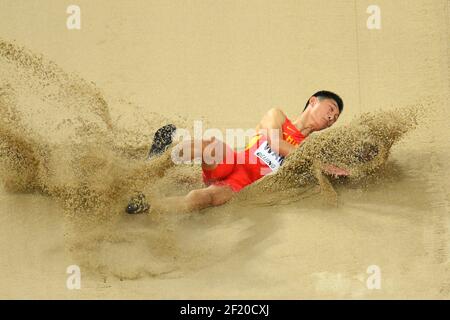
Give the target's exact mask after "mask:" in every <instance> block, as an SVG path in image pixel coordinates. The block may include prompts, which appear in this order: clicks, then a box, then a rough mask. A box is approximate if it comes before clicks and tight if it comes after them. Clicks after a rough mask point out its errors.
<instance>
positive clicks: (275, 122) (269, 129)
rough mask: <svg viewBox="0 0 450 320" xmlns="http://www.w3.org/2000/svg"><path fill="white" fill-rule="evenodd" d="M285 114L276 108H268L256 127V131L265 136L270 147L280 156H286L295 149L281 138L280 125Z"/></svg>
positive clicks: (284, 118)
mask: <svg viewBox="0 0 450 320" xmlns="http://www.w3.org/2000/svg"><path fill="white" fill-rule="evenodd" d="M285 120H286V116H285V115H284V113H283V112H282V111H281V110H280V109H278V108H272V109H270V110H269V111H268V112H267V113H266V114H265V115H264V117H263V118H262V119H261V121H260V122H259V124H258V125H257V127H256V131H257V132H259V133H262V134H263V135H265V136H266V137H267V140H268V143H269V145H270V148H271V149H272V150H273V151H275V152H276V153H278V154H279V155H281V156H284V157H285V156H287V155H288V154H289V153H291V152H292V151H294V150H295V148H296V146H293V145H292V144H290V143H289V142H287V141H285V140H283V131H282V126H283V123H284V121H285Z"/></svg>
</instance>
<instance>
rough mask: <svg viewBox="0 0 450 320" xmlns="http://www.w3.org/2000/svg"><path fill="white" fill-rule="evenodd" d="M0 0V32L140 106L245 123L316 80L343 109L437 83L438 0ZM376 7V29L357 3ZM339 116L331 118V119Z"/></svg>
mask: <svg viewBox="0 0 450 320" xmlns="http://www.w3.org/2000/svg"><path fill="white" fill-rule="evenodd" d="M71 3H72V2H68V1H48V0H47V1H42V0H40V1H29V0H26V1H24V0H21V1H17V0H12V1H6V0H3V1H2V4H1V6H2V8H1V10H0V30H1V31H0V36H1V37H3V38H5V39H9V40H16V41H17V43H19V44H23V45H25V46H27V47H28V48H30V49H32V50H34V51H37V52H42V53H43V54H44V55H45V56H47V57H49V58H51V59H53V60H55V61H56V62H57V63H58V64H60V65H61V66H62V67H63V68H65V69H66V70H70V71H74V72H76V73H79V74H80V75H81V76H82V77H84V78H86V79H87V80H91V81H95V82H96V83H97V84H98V86H99V87H100V88H102V89H103V90H104V91H105V92H106V93H107V94H109V95H111V96H118V97H123V98H126V99H129V100H131V101H133V102H136V103H138V104H140V105H142V106H145V108H147V109H148V110H161V112H164V113H170V114H180V113H190V114H191V115H192V116H194V117H199V116H201V115H203V116H206V117H207V118H209V119H210V120H211V121H212V124H214V125H217V126H230V127H235V126H236V127H238V126H253V124H254V123H255V122H256V121H257V120H258V119H259V117H260V116H261V114H262V113H263V112H264V111H265V110H266V109H268V108H270V107H274V106H278V107H282V108H283V109H285V110H286V111H287V113H288V114H289V115H292V116H294V115H295V114H296V113H297V112H298V111H299V110H300V109H301V108H302V106H303V105H304V103H305V100H306V99H307V98H308V96H309V95H310V94H311V93H313V92H314V91H316V90H319V89H322V88H326V89H330V90H335V91H337V92H338V93H340V94H341V95H342V97H343V98H344V100H345V103H346V112H345V116H344V117H343V119H344V120H345V119H347V120H348V119H349V118H350V117H351V116H352V115H353V114H356V113H359V112H361V111H365V110H372V109H374V108H379V107H381V108H385V107H389V106H391V105H399V104H400V105H401V104H407V103H414V102H416V101H419V100H421V99H423V98H424V97H426V96H428V95H430V96H434V95H436V94H439V93H440V92H444V91H445V90H447V92H448V87H449V72H448V71H449V69H448V68H449V63H448V59H449V55H448V50H449V47H448V46H449V45H448V43H449V42H448V40H449V27H448V23H449V22H448V21H449V20H450V17H449V12H448V1H445V0H442V1H439V0H430V1H424V0H421V1H418V0H415V1H400V0H397V1H391V0H379V1H376V2H375V3H374V1H350V0H345V1H343V0H342V1H323V0H322V1H306V0H303V1H300V0H294V1H287V0H285V1H234V0H233V1H166V0H162V1H147V0H146V1H125V0H120V1H117V0H116V1H103V0H102V1H100V0H96V1H85V0H79V1H75V3H77V4H78V5H79V6H80V7H81V13H82V29H81V30H80V31H69V30H67V29H66V26H65V20H66V17H67V14H66V13H65V11H66V7H67V5H69V4H71ZM370 4H377V5H379V6H380V8H381V15H382V16H381V17H382V28H381V30H368V29H367V27H366V20H367V18H368V16H369V14H368V13H366V9H367V7H368V6H369V5H370ZM341 123H342V121H341Z"/></svg>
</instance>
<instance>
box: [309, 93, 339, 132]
mask: <svg viewBox="0 0 450 320" xmlns="http://www.w3.org/2000/svg"><path fill="white" fill-rule="evenodd" d="M309 104H310V105H309V107H308V108H311V110H310V119H311V125H312V126H313V128H314V130H316V131H318V130H323V129H326V128H328V127H331V126H332V125H333V124H334V123H335V122H336V121H337V119H338V118H339V107H338V105H337V103H336V101H334V99H327V98H326V99H318V98H316V97H311V99H310V101H309Z"/></svg>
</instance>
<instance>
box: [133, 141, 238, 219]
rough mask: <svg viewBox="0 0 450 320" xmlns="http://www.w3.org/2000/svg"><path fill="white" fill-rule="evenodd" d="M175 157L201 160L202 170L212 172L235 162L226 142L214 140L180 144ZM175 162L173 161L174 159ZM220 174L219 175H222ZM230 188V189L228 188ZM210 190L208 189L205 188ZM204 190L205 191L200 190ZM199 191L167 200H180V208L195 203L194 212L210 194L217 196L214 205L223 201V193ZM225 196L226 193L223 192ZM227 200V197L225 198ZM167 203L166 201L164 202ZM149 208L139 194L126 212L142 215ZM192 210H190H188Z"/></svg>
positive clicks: (173, 201)
mask: <svg viewBox="0 0 450 320" xmlns="http://www.w3.org/2000/svg"><path fill="white" fill-rule="evenodd" d="M175 155H176V156H178V158H179V159H182V160H183V161H189V160H195V159H201V164H202V169H203V170H207V171H211V172H212V170H214V169H215V168H216V167H217V165H218V164H219V163H223V162H226V161H230V162H233V161H234V158H233V151H232V149H231V148H230V147H229V146H227V145H226V144H225V143H224V142H222V141H221V140H218V139H215V138H212V139H203V140H197V141H196V140H192V139H191V140H185V141H182V142H180V143H179V144H178V145H177V147H176V149H175ZM172 160H173V159H172ZM231 168H232V166H230V167H229V168H224V169H226V170H221V171H223V172H221V173H220V174H223V175H226V174H228V173H229V172H228V171H230V170H231ZM220 174H219V175H220ZM226 188H229V187H226ZM205 189H208V188H205ZM199 190H204V189H199ZM199 190H193V191H192V194H191V193H190V194H188V195H187V196H185V198H183V197H173V198H167V201H169V202H170V203H175V202H176V201H178V200H180V201H181V204H180V206H181V207H183V206H184V205H185V204H187V206H188V207H189V208H190V206H191V204H192V203H193V208H194V210H195V209H196V208H197V207H199V208H200V207H201V203H204V202H202V201H201V200H202V199H203V200H204V199H206V198H207V196H206V195H208V194H212V193H213V194H215V197H214V198H213V200H212V201H213V203H218V202H220V199H222V191H219V192H218V194H217V195H216V191H215V190H216V189H215V188H212V189H208V191H206V192H203V191H199ZM223 194H225V192H223ZM191 198H192V199H193V200H190V199H191ZM224 199H226V197H225V198H224ZM197 200H198V201H199V202H198V203H200V205H199V206H197V205H196V203H197V202H196V201H197ZM164 201H166V200H164ZM207 206H209V205H207ZM148 208H149V205H148V204H147V202H146V199H145V196H144V195H143V194H138V195H136V196H135V197H133V198H132V199H131V200H130V202H129V203H128V206H127V207H126V209H125V211H126V212H127V213H130V214H135V213H141V212H144V211H147V210H148ZM188 210H190V209H188Z"/></svg>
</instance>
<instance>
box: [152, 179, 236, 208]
mask: <svg viewBox="0 0 450 320" xmlns="http://www.w3.org/2000/svg"><path fill="white" fill-rule="evenodd" d="M233 194H234V192H233V190H232V189H231V188H230V187H229V186H226V185H223V186H218V185H211V186H209V187H207V188H203V189H196V190H192V191H190V192H189V193H188V194H187V195H185V196H178V197H166V198H162V199H157V200H155V201H154V203H151V204H150V205H151V206H153V207H154V208H155V209H156V210H158V211H160V212H168V211H188V212H190V211H195V210H201V209H204V208H208V207H212V206H220V205H222V204H224V203H226V202H228V201H229V200H230V199H231V198H232V197H233Z"/></svg>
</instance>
